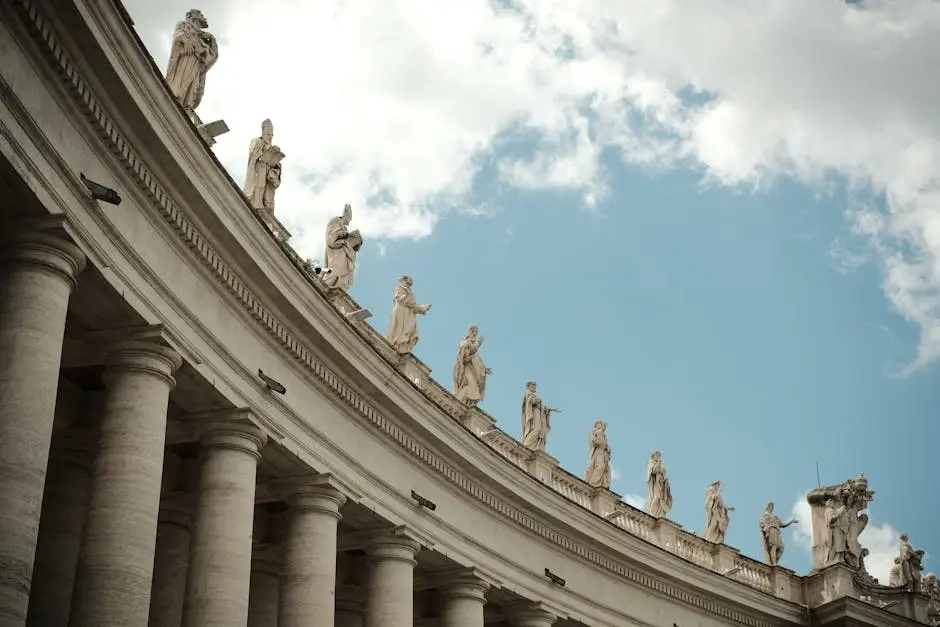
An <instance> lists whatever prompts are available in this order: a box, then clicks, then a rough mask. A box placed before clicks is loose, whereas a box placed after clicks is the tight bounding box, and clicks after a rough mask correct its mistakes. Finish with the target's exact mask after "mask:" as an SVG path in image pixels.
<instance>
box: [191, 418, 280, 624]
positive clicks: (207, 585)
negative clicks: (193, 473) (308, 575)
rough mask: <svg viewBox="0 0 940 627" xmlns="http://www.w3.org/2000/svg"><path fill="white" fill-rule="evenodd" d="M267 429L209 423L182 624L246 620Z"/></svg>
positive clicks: (241, 424) (240, 424) (246, 423)
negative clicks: (257, 492)
mask: <svg viewBox="0 0 940 627" xmlns="http://www.w3.org/2000/svg"><path fill="white" fill-rule="evenodd" d="M266 439H267V438H266V436H265V435H264V432H263V431H261V430H260V429H259V428H258V427H256V426H255V425H253V424H251V423H249V422H247V421H237V422H236V421H226V422H220V423H218V424H214V425H211V426H209V427H208V428H207V429H206V430H205V431H204V433H203V435H202V437H201V438H200V443H201V444H202V449H201V454H202V465H201V467H200V470H199V488H198V493H197V498H196V515H195V525H194V528H193V539H192V546H191V552H190V566H189V580H188V582H187V584H186V604H185V608H184V610H183V626H184V627H230V626H232V625H244V624H246V623H247V621H248V598H249V592H250V586H251V583H250V582H251V531H252V525H253V521H252V518H253V514H254V506H255V478H256V473H257V469H258V460H259V459H260V458H261V447H262V446H264V443H265V441H266Z"/></svg>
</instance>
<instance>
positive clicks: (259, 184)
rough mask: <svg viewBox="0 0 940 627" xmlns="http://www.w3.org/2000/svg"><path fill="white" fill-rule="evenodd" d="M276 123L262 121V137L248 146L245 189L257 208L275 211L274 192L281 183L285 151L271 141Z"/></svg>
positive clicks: (256, 138)
mask: <svg viewBox="0 0 940 627" xmlns="http://www.w3.org/2000/svg"><path fill="white" fill-rule="evenodd" d="M273 139H274V125H273V124H272V123H271V120H265V121H264V122H262V123H261V137H255V138H254V139H253V140H251V145H250V146H249V147H248V170H247V171H246V172H245V187H244V189H243V191H244V192H245V196H247V197H248V201H249V202H250V203H251V206H252V207H254V208H255V209H260V210H264V211H267V212H271V213H272V214H273V212H274V192H275V191H276V190H277V188H278V187H280V185H281V160H283V159H284V153H283V152H281V149H280V148H278V147H277V146H275V145H274V144H272V143H271V141H272V140H273Z"/></svg>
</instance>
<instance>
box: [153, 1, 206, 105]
mask: <svg viewBox="0 0 940 627" xmlns="http://www.w3.org/2000/svg"><path fill="white" fill-rule="evenodd" d="M208 27H209V22H208V21H206V18H205V17H204V16H203V14H202V11H200V10H199V9H192V10H190V11H187V12H186V19H184V20H183V21H182V22H180V23H179V24H177V25H176V30H175V31H174V32H173V45H172V48H171V50H170V63H169V65H168V66H167V70H166V82H167V84H169V86H170V91H172V92H173V95H174V96H176V100H177V101H178V102H179V103H180V104H181V105H182V106H183V108H184V109H187V110H189V111H193V110H194V109H195V108H196V107H198V106H199V103H200V102H202V95H203V92H204V91H205V88H206V73H207V72H208V71H209V70H210V69H211V68H212V66H213V65H215V62H216V61H218V59H219V45H218V43H217V42H216V40H215V37H214V36H213V35H212V34H211V33H209V32H207V31H205V30H203V29H205V28H208Z"/></svg>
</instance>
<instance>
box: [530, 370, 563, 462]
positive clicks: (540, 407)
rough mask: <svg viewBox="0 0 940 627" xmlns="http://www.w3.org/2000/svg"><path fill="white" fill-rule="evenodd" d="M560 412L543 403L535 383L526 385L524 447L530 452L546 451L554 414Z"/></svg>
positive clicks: (531, 382)
mask: <svg viewBox="0 0 940 627" xmlns="http://www.w3.org/2000/svg"><path fill="white" fill-rule="evenodd" d="M560 411H561V410H560V409H556V408H555V407H551V406H549V405H545V404H543V403H542V397H541V396H539V395H538V394H537V393H536V384H535V381H529V382H528V383H526V384H525V393H524V394H523V395H522V446H524V447H525V448H527V449H529V450H530V451H544V450H545V443H546V440H547V438H548V432H549V430H550V429H551V421H550V419H551V415H552V412H554V413H558V412H560Z"/></svg>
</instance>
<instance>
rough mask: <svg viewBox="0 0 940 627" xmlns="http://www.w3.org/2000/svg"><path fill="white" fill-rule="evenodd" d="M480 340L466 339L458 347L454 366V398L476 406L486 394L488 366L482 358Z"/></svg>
mask: <svg viewBox="0 0 940 627" xmlns="http://www.w3.org/2000/svg"><path fill="white" fill-rule="evenodd" d="M479 351H480V339H479V338H470V337H466V338H464V339H463V340H462V341H461V342H460V344H459V345H458V346H457V362H456V363H455V364H454V396H456V397H457V400H459V401H462V402H464V403H467V404H470V405H476V404H477V403H479V402H480V401H482V400H483V396H484V394H486V365H484V363H483V359H482V358H481V357H480V353H479Z"/></svg>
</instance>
